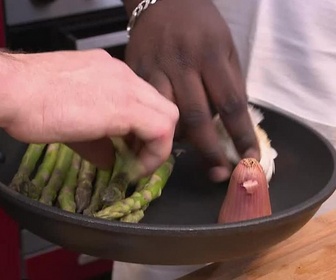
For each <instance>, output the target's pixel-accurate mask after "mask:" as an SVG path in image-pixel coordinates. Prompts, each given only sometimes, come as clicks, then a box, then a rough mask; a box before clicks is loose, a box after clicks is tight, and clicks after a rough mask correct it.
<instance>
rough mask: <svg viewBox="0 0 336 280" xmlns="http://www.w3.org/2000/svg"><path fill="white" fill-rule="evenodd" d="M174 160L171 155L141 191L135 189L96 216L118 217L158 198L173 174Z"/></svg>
mask: <svg viewBox="0 0 336 280" xmlns="http://www.w3.org/2000/svg"><path fill="white" fill-rule="evenodd" d="M174 162H175V160H174V158H173V156H170V157H169V159H168V160H167V161H166V162H165V163H163V164H162V165H161V166H160V167H159V168H158V169H157V170H156V171H155V172H154V174H153V175H152V176H151V178H150V181H149V182H148V184H147V185H146V186H145V187H144V188H143V189H142V190H141V191H140V192H136V191H135V192H134V193H133V194H132V195H131V196H130V197H128V198H125V199H123V200H121V201H117V202H115V203H113V204H112V205H111V206H109V207H106V208H105V209H103V210H101V211H99V212H97V213H96V214H94V216H95V217H98V218H103V219H109V220H113V219H118V218H121V217H123V216H125V215H128V214H129V213H131V212H133V211H137V210H139V209H141V208H142V207H144V206H145V205H147V204H149V203H150V202H152V201H153V200H154V199H156V198H158V197H159V196H160V195H161V192H162V189H163V188H164V186H165V184H166V183H167V180H168V178H169V177H170V175H171V172H172V170H173V166H174Z"/></svg>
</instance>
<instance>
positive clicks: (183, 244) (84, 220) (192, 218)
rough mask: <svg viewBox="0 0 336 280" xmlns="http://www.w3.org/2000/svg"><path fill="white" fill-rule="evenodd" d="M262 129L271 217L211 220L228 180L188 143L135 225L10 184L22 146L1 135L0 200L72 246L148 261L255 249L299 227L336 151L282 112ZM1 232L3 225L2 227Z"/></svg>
mask: <svg viewBox="0 0 336 280" xmlns="http://www.w3.org/2000/svg"><path fill="white" fill-rule="evenodd" d="M262 111H263V112H264V115H265V121H264V122H263V123H262V127H263V128H264V129H265V130H266V131H267V132H268V134H269V136H270V138H271V139H272V145H273V146H274V147H275V148H276V150H277V151H278V153H279V155H278V158H277V159H276V174H275V175H274V177H273V179H272V181H271V184H270V195H271V202H272V208H273V215H272V216H270V217H267V218H261V219H255V220H250V221H246V222H241V223H233V224H226V225H218V224H216V220H217V215H218V212H219V209H220V206H221V203H222V201H223V198H224V196H225V192H226V187H227V184H226V183H224V184H217V185H216V184H212V183H210V182H209V181H208V180H207V177H206V175H205V174H206V173H205V172H204V170H203V169H202V167H201V164H200V163H201V161H200V158H199V156H198V154H197V153H196V152H195V151H193V150H192V149H191V148H190V147H185V148H187V153H185V154H183V155H182V156H181V157H179V158H178V159H177V162H176V166H175V169H174V172H173V175H172V177H171V179H170V180H169V182H168V185H167V186H166V188H165V189H164V191H163V194H162V196H161V197H160V198H159V199H158V200H156V201H155V202H154V203H152V204H151V206H150V207H149V208H148V209H147V211H146V214H145V218H144V220H143V221H142V222H141V223H140V224H127V223H121V222H111V221H106V220H101V219H96V218H90V217H86V216H82V215H79V214H71V213H67V212H65V211H63V210H60V209H57V208H55V207H49V206H45V205H43V204H40V203H38V202H35V201H32V200H30V199H28V198H26V197H24V196H22V195H20V194H17V193H14V192H13V191H11V190H9V189H8V188H7V187H6V186H5V185H6V184H8V183H9V182H10V180H11V178H12V177H13V175H14V173H15V172H16V169H17V167H18V164H19V162H20V160H21V157H22V155H23V153H24V150H25V145H24V144H22V143H18V142H17V141H15V140H13V139H11V138H10V137H8V136H7V135H6V134H5V133H3V132H2V133H1V135H0V151H2V152H3V153H4V154H5V156H6V160H5V162H4V163H2V164H0V181H2V182H3V183H4V184H1V185H0V205H1V206H2V207H3V208H4V209H5V210H6V212H7V213H8V214H9V215H10V216H12V217H13V218H14V219H15V220H16V221H18V222H19V223H20V225H21V226H23V227H25V228H27V229H28V230H30V231H32V232H33V233H35V234H37V235H39V236H41V237H42V238H44V239H46V240H49V241H51V242H53V243H55V244H58V245H60V246H63V247H65V248H68V249H70V250H74V251H78V252H81V253H86V254H88V255H92V256H98V257H102V258H108V259H112V260H119V261H126V262H135V263H146V264H197V263H207V262H213V261H220V260H223V259H227V258H235V257H241V256H245V255H248V254H255V253H257V252H260V251H261V250H264V249H266V248H269V247H270V246H272V245H275V244H276V243H278V242H280V241H282V240H284V239H286V238H287V237H289V236H290V235H292V234H293V233H294V232H296V231H297V230H299V229H300V228H301V227H302V226H303V225H304V224H305V223H306V222H307V221H308V220H309V219H310V218H311V217H312V216H313V215H314V214H315V212H316V211H317V210H318V208H319V207H320V206H321V204H322V203H323V202H324V201H325V200H326V199H327V198H328V197H329V196H330V195H331V194H332V193H333V192H334V190H335V187H336V172H335V163H336V156H335V151H334V150H333V149H332V147H331V145H330V144H329V143H328V142H327V141H326V140H324V138H322V137H321V136H319V135H318V134H316V133H315V132H314V131H312V130H311V129H309V128H307V127H306V126H304V125H302V124H300V123H299V122H296V121H294V120H292V119H290V118H288V117H286V116H284V115H282V114H279V113H276V112H273V111H270V110H266V109H264V108H262ZM0 230H6V229H0Z"/></svg>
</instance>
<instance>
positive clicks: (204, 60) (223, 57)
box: [124, 0, 260, 181]
mask: <svg viewBox="0 0 336 280" xmlns="http://www.w3.org/2000/svg"><path fill="white" fill-rule="evenodd" d="M139 2H140V1H139V0H129V1H127V0H126V1H124V3H125V7H126V10H127V12H128V14H130V13H131V12H132V10H133V9H134V8H135V7H136V5H137V4H138V3H139ZM126 63H127V64H128V65H129V66H130V67H131V68H132V69H133V70H134V71H135V73H136V74H138V75H139V76H140V77H142V78H143V79H144V80H146V81H147V82H149V83H150V84H151V85H153V86H154V87H155V88H156V89H157V90H158V91H159V92H160V93H161V94H162V95H164V96H165V97H166V98H168V99H169V100H171V101H173V102H175V103H176V104H177V106H178V108H179V110H180V121H179V124H178V129H177V130H178V131H177V132H176V135H178V136H179V137H186V138H187V139H188V140H189V141H190V142H191V143H192V144H193V145H194V146H195V147H196V148H197V149H198V150H199V151H200V153H201V154H202V155H203V157H204V159H205V160H206V162H207V164H208V166H209V168H210V177H211V178H212V179H213V180H214V181H222V180H225V179H227V178H228V177H229V176H230V174H231V170H232V166H231V164H230V163H229V162H228V160H227V157H226V155H225V154H224V151H223V149H222V148H221V146H220V144H219V139H218V135H217V133H216V131H215V127H214V125H213V122H212V117H213V114H214V113H219V114H220V116H221V119H222V121H223V123H224V126H225V127H226V129H227V130H228V132H229V134H230V135H231V137H232V139H233V141H234V144H235V146H236V149H237V151H238V152H239V153H240V155H241V157H254V158H257V159H259V158H260V151H259V147H258V143H257V139H256V136H255V133H254V129H253V126H252V122H251V120H250V118H249V114H248V111H247V103H248V100H247V95H246V91H245V83H244V79H243V77H242V74H241V71H240V67H239V60H238V56H237V52H236V50H235V47H234V43H233V40H232V37H231V33H230V30H229V28H228V26H227V24H226V22H225V21H224V19H223V18H222V17H221V15H220V13H219V12H218V10H217V8H216V7H215V6H214V4H213V3H212V1H211V0H162V1H158V2H157V3H155V4H154V5H150V6H149V7H148V9H146V10H145V11H143V13H142V14H141V15H140V17H139V18H138V19H137V20H136V22H135V26H134V27H133V29H132V30H131V33H130V41H129V43H128V46H127V49H126Z"/></svg>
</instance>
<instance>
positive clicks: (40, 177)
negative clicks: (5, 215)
mask: <svg viewBox="0 0 336 280" xmlns="http://www.w3.org/2000/svg"><path fill="white" fill-rule="evenodd" d="M59 147H60V144H58V143H54V144H49V145H48V147H47V150H46V153H45V155H44V159H43V162H42V163H41V165H40V166H39V168H38V170H37V173H36V175H35V177H34V179H33V180H32V181H31V185H30V187H29V190H28V196H29V197H30V198H32V199H34V200H38V199H39V198H40V196H41V193H42V190H43V188H44V187H45V186H46V184H47V182H48V180H49V178H50V176H51V174H52V172H53V170H54V167H55V163H56V160H57V155H58V151H59Z"/></svg>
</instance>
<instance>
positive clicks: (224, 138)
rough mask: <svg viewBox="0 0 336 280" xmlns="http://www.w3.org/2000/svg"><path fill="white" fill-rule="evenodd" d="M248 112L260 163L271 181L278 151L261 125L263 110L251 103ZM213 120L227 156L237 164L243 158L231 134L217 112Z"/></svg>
mask: <svg viewBox="0 0 336 280" xmlns="http://www.w3.org/2000/svg"><path fill="white" fill-rule="evenodd" d="M248 112H249V115H250V118H251V121H252V123H253V126H254V130H255V133H256V136H257V139H258V143H259V148H260V156H261V157H260V164H261V166H262V167H263V169H264V172H265V174H266V178H267V181H268V182H269V181H270V180H271V178H272V176H273V174H274V173H275V162H274V160H275V158H276V157H277V151H276V150H275V149H274V148H273V147H272V146H271V140H270V139H269V138H268V135H267V133H266V131H265V130H263V129H262V128H261V127H260V126H259V124H260V123H261V121H262V120H263V119H264V116H263V114H262V113H261V111H259V110H258V109H256V108H254V107H253V106H252V105H249V106H248ZM213 121H214V124H215V127H216V130H217V132H218V135H219V137H220V143H221V146H222V147H223V149H224V152H225V154H226V156H227V158H228V159H229V161H230V162H232V163H234V164H237V163H238V162H239V160H240V159H241V158H240V156H239V154H238V152H237V150H236V148H235V146H234V144H233V141H232V139H231V137H230V135H229V134H228V132H227V131H226V129H225V127H224V125H223V122H222V120H221V118H220V116H219V115H218V114H217V115H216V116H215V117H214V119H213Z"/></svg>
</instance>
